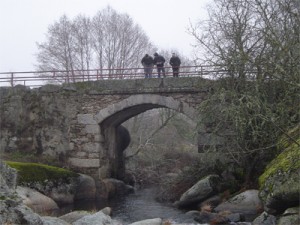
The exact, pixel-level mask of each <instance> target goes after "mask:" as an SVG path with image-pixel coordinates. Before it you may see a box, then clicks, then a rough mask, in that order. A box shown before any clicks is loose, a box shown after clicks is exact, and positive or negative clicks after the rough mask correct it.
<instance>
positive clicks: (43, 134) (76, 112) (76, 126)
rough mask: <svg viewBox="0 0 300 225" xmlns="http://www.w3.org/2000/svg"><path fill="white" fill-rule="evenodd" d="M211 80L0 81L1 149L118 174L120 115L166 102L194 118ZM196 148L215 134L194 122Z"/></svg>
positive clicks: (100, 173) (101, 174)
mask: <svg viewBox="0 0 300 225" xmlns="http://www.w3.org/2000/svg"><path fill="white" fill-rule="evenodd" d="M215 82H216V81H212V80H208V79H203V78H201V77H192V78H191V77H183V78H171V77H170V78H155V79H154V78H153V79H136V80H101V81H90V82H79V83H71V84H64V85H58V86H56V85H45V86H42V87H39V88H34V89H30V88H28V87H25V86H20V85H17V86H15V87H0V100H1V108H0V109H1V117H0V123H1V131H2V133H1V136H0V138H1V139H0V145H1V151H3V150H4V151H17V150H19V149H22V150H24V151H26V152H32V153H36V154H43V155H50V156H52V157H55V158H57V160H59V161H61V162H62V163H65V164H67V165H68V166H69V167H71V168H73V169H74V170H76V171H78V172H82V173H86V174H90V175H92V176H93V177H97V178H106V177H115V178H120V177H122V174H123V173H124V171H121V169H120V168H121V167H120V165H119V164H120V162H122V158H120V157H122V156H120V154H118V153H119V151H120V150H119V149H118V144H117V137H116V133H117V132H116V131H117V127H118V126H119V125H121V124H122V123H123V122H125V121H126V120H128V119H130V118H132V117H134V116H136V115H138V114H140V113H143V112H145V111H147V110H150V109H154V108H169V109H173V110H175V111H178V112H180V113H183V114H185V115H186V116H188V117H189V118H191V119H192V120H194V121H195V122H197V121H198V120H199V116H201V115H199V114H198V113H197V110H196V109H197V106H199V104H200V103H201V102H202V101H203V100H204V99H206V98H207V96H208V93H209V92H210V91H211V90H213V89H214V85H215ZM198 129H199V130H198V134H199V138H198V145H199V150H201V149H203V147H205V146H207V145H217V144H218V143H219V142H220V141H221V140H220V139H219V138H218V137H213V136H212V135H211V134H209V133H206V131H205V124H203V125H202V126H199V128H198Z"/></svg>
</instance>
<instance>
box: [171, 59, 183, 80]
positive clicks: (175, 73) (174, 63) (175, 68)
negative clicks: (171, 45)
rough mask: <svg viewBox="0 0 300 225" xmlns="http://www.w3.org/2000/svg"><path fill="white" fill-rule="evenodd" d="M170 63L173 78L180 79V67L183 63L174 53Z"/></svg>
mask: <svg viewBox="0 0 300 225" xmlns="http://www.w3.org/2000/svg"><path fill="white" fill-rule="evenodd" d="M169 63H170V65H171V66H172V70H173V77H178V76H179V67H180V64H181V61H180V59H179V57H178V56H177V55H176V54H175V53H172V57H171V58H170V62H169Z"/></svg>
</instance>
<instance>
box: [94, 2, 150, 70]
mask: <svg viewBox="0 0 300 225" xmlns="http://www.w3.org/2000/svg"><path fill="white" fill-rule="evenodd" d="M92 31H93V35H92V36H93V39H94V41H93V47H94V51H95V52H96V55H97V60H96V62H97V67H99V68H101V69H103V68H107V69H121V70H119V71H117V72H118V73H119V72H123V73H126V71H123V69H125V68H132V67H140V60H141V58H142V57H143V56H144V54H145V52H148V51H149V50H151V49H152V48H153V46H152V44H151V43H150V41H149V38H148V37H147V36H146V34H145V33H144V31H143V30H142V29H141V28H140V27H139V26H138V25H137V24H134V22H133V20H132V19H131V18H130V17H129V16H128V15H127V14H118V13H117V12H116V11H115V10H113V9H112V8H111V7H107V8H106V9H104V10H102V11H99V12H98V13H97V15H96V16H95V17H94V18H93V29H92ZM110 73H116V71H113V70H110Z"/></svg>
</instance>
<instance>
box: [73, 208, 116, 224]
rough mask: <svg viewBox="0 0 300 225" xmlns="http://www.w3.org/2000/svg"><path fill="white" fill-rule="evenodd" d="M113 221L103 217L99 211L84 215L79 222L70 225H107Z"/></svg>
mask: <svg viewBox="0 0 300 225" xmlns="http://www.w3.org/2000/svg"><path fill="white" fill-rule="evenodd" d="M112 223H113V221H112V219H111V218H110V216H108V215H105V214H104V213H103V212H101V211H99V212H97V213H95V214H92V215H86V216H84V217H82V218H80V219H79V220H77V221H75V222H73V223H72V225H107V224H112Z"/></svg>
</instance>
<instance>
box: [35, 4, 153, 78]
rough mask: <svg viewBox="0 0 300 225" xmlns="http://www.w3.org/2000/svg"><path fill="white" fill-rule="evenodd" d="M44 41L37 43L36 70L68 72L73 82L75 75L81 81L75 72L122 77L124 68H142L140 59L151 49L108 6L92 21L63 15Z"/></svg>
mask: <svg viewBox="0 0 300 225" xmlns="http://www.w3.org/2000/svg"><path fill="white" fill-rule="evenodd" d="M46 39H47V40H46V41H45V42H43V43H40V44H38V50H39V51H38V54H37V61H38V65H37V68H38V70H42V71H45V70H47V71H58V70H67V71H71V74H67V75H69V76H70V75H71V76H70V77H72V80H69V81H72V82H74V81H75V72H76V75H77V76H76V77H77V78H76V79H82V77H81V76H79V77H78V73H82V72H81V71H83V70H89V69H91V68H95V69H99V70H100V73H103V74H105V71H106V73H107V74H120V75H123V74H124V73H126V71H125V70H124V69H125V68H130V67H136V68H137V67H141V65H140V60H141V58H142V57H143V56H144V54H145V53H146V52H149V51H153V49H154V48H153V45H152V44H151V42H150V41H149V38H148V37H147V35H146V34H145V33H144V31H143V30H142V29H141V27H140V26H139V25H137V24H135V23H134V22H133V20H132V19H131V18H130V16H129V15H127V14H119V13H117V12H116V11H115V10H114V9H112V8H111V7H107V8H105V9H104V10H102V11H99V12H98V13H97V14H96V15H95V16H94V17H93V18H92V19H90V18H88V17H85V16H83V15H79V16H77V17H76V18H75V19H73V20H70V19H68V18H67V16H66V15H64V16H62V17H61V18H60V19H59V21H58V22H55V23H54V24H53V25H50V26H49V29H48V33H47V37H46ZM104 69H108V70H105V71H104ZM113 69H116V70H113ZM74 70H77V71H74ZM62 75H63V74H62ZM79 75H80V74H79Z"/></svg>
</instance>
